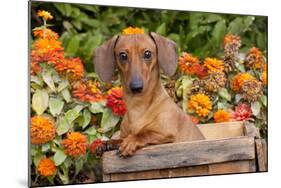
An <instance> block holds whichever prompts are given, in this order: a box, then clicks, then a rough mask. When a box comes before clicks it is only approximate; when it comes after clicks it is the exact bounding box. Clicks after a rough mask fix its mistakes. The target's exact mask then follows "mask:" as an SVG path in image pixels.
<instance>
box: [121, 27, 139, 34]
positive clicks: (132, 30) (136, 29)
mask: <svg viewBox="0 0 281 188" xmlns="http://www.w3.org/2000/svg"><path fill="white" fill-rule="evenodd" d="M132 34H144V29H143V28H139V27H131V26H130V27H127V28H125V29H123V31H122V35H132Z"/></svg>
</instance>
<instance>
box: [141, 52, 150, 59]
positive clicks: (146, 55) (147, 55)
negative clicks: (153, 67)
mask: <svg viewBox="0 0 281 188" xmlns="http://www.w3.org/2000/svg"><path fill="white" fill-rule="evenodd" d="M143 58H144V59H145V60H149V59H150V58H151V51H149V50H146V51H145V52H144V54H143Z"/></svg>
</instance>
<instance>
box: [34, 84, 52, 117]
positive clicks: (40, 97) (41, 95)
mask: <svg viewBox="0 0 281 188" xmlns="http://www.w3.org/2000/svg"><path fill="white" fill-rule="evenodd" d="M48 103H49V95H48V92H47V91H46V90H45V89H37V90H36V91H35V93H34V94H33V97H32V109H33V110H34V111H35V112H36V114H37V115H41V114H43V112H44V111H45V110H46V109H47V108H48Z"/></svg>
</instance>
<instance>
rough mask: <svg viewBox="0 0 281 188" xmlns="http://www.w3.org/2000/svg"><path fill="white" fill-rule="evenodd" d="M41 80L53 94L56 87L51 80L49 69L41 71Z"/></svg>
mask: <svg viewBox="0 0 281 188" xmlns="http://www.w3.org/2000/svg"><path fill="white" fill-rule="evenodd" d="M42 78H43V80H44V82H45V83H46V84H47V85H48V86H49V88H50V89H51V90H52V91H53V92H55V91H56V87H55V83H54V81H53V78H52V72H51V71H50V69H44V70H43V72H42Z"/></svg>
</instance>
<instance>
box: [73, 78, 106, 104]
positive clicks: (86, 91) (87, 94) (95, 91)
mask: <svg viewBox="0 0 281 188" xmlns="http://www.w3.org/2000/svg"><path fill="white" fill-rule="evenodd" d="M98 86H99V84H98V83H97V82H92V81H88V82H86V81H84V82H83V81H78V82H75V83H73V90H72V95H73V97H75V98H77V99H79V100H80V101H82V102H98V101H100V100H102V99H104V96H103V94H102V92H101V91H100V89H99V88H98Z"/></svg>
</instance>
